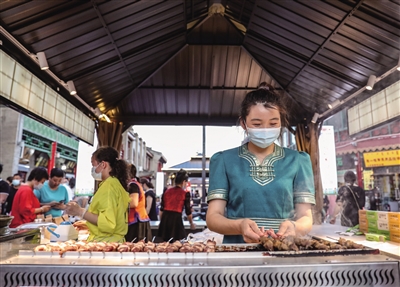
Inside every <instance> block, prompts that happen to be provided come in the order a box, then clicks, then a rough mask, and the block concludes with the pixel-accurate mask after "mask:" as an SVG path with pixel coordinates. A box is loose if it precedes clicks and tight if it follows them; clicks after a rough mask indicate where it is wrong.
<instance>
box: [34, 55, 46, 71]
mask: <svg viewBox="0 0 400 287" xmlns="http://www.w3.org/2000/svg"><path fill="white" fill-rule="evenodd" d="M36 57H37V58H38V60H39V66H40V69H42V70H47V69H48V68H49V64H48V63H47V59H46V55H45V53H44V52H38V53H37V54H36Z"/></svg>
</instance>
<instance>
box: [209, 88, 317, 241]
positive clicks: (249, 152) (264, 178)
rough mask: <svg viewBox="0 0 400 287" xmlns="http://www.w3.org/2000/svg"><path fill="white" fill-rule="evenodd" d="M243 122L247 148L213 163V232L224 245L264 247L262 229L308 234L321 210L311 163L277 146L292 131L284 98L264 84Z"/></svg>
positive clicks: (246, 104)
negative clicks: (314, 210) (316, 209)
mask: <svg viewBox="0 0 400 287" xmlns="http://www.w3.org/2000/svg"><path fill="white" fill-rule="evenodd" d="M239 120H240V125H241V126H242V128H243V129H244V130H245V131H246V133H247V138H246V140H245V143H244V144H243V145H241V146H240V147H237V148H234V149H230V150H226V151H222V152H218V153H216V154H214V155H213V156H212V158H211V161H210V184H209V192H208V196H207V199H208V211H207V226H208V228H209V229H210V230H212V231H215V232H217V233H220V234H223V235H224V243H242V242H248V243H250V242H258V241H259V239H260V236H261V235H263V232H262V228H264V229H270V228H272V229H274V230H275V232H277V234H278V235H283V236H288V235H299V234H306V233H308V232H309V231H310V230H311V226H312V213H311V205H313V204H315V196H314V194H315V191H314V178H313V172H312V168H311V161H310V157H309V155H308V154H306V153H304V152H297V151H294V150H290V149H286V148H282V147H280V146H278V145H276V144H274V141H275V140H276V139H277V138H278V137H279V135H280V133H281V129H282V128H283V127H286V126H287V125H288V120H287V113H286V107H285V105H284V103H283V99H282V97H281V96H279V95H277V94H275V93H273V92H272V91H270V90H269V87H268V86H267V85H266V84H265V83H263V84H262V86H261V87H260V88H259V89H258V90H256V91H253V92H250V93H248V94H247V95H246V97H245V99H244V100H243V102H242V105H241V112H240V117H239Z"/></svg>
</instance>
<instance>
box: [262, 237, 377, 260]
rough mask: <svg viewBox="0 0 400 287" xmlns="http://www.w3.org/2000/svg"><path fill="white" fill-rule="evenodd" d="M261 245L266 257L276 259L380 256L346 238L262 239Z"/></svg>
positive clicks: (374, 251)
mask: <svg viewBox="0 0 400 287" xmlns="http://www.w3.org/2000/svg"><path fill="white" fill-rule="evenodd" d="M260 245H261V246H262V247H259V248H263V249H264V250H265V252H264V253H263V254H264V255H265V256H274V257H308V256H332V255H367V254H380V251H379V249H373V248H369V247H366V246H364V245H361V244H357V243H355V242H354V241H351V240H347V239H345V238H339V240H337V241H336V240H332V241H330V240H326V239H322V238H318V237H315V236H313V237H311V238H301V237H290V236H289V237H286V238H283V239H274V238H271V237H262V238H261V243H260Z"/></svg>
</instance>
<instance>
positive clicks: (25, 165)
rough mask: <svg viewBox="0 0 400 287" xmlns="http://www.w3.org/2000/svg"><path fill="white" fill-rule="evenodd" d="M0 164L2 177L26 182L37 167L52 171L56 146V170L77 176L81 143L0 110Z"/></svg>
mask: <svg viewBox="0 0 400 287" xmlns="http://www.w3.org/2000/svg"><path fill="white" fill-rule="evenodd" d="M0 115H1V119H2V121H1V124H0V134H1V137H0V146H1V153H0V162H1V163H3V165H4V170H3V177H5V175H7V176H8V175H10V176H11V175H13V174H15V173H20V174H21V176H22V177H23V178H24V179H25V178H26V176H27V174H28V173H29V172H30V171H31V170H32V169H33V168H35V167H39V166H41V167H44V168H46V169H47V168H49V163H50V159H51V152H52V146H54V143H55V144H56V156H55V162H54V166H55V167H57V168H61V169H62V170H64V171H65V173H66V175H67V176H68V177H71V176H75V174H76V165H77V158H78V146H79V142H78V140H76V139H73V138H71V137H69V136H66V135H64V134H63V133H61V132H58V131H56V130H54V129H52V128H50V127H48V126H46V125H44V124H42V123H39V122H37V121H35V120H33V119H31V118H29V117H27V116H24V115H22V114H20V113H18V112H16V111H14V110H12V109H10V108H8V107H6V106H0Z"/></svg>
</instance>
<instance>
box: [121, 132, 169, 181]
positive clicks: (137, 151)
mask: <svg viewBox="0 0 400 287" xmlns="http://www.w3.org/2000/svg"><path fill="white" fill-rule="evenodd" d="M121 157H122V158H123V159H125V160H126V161H127V162H128V163H131V164H134V165H135V166H136V169H137V171H138V174H137V177H139V178H144V177H145V178H147V179H149V180H150V181H151V182H152V183H153V185H154V187H156V186H157V180H162V181H164V179H163V178H162V179H160V178H157V173H160V172H161V171H162V168H163V166H164V164H166V163H167V159H166V158H165V157H164V156H163V154H162V153H161V152H158V151H155V150H153V149H152V148H149V147H147V146H146V142H145V141H144V140H143V139H142V138H141V137H140V136H139V135H138V134H137V133H135V131H134V128H133V127H130V128H129V129H127V130H126V131H125V132H124V133H123V134H122V149H121Z"/></svg>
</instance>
